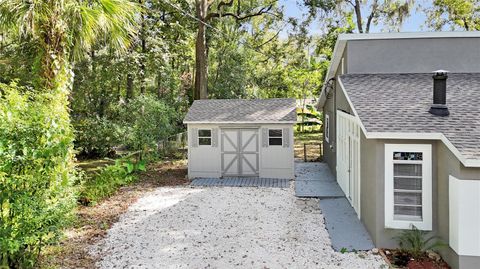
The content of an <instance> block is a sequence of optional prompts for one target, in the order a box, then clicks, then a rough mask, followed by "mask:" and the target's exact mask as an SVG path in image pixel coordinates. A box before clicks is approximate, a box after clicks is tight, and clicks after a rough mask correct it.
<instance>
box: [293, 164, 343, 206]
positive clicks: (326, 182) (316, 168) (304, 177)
mask: <svg viewBox="0 0 480 269" xmlns="http://www.w3.org/2000/svg"><path fill="white" fill-rule="evenodd" d="M295 195H296V196H297V197H304V198H309V197H313V198H334V197H344V196H345V195H344V194H343V191H342V189H340V186H338V184H337V181H336V180H335V177H334V176H333V174H332V173H331V172H330V169H329V168H328V166H327V164H326V163H319V162H296V163H295Z"/></svg>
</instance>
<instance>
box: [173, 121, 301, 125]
mask: <svg viewBox="0 0 480 269" xmlns="http://www.w3.org/2000/svg"><path fill="white" fill-rule="evenodd" d="M183 123H184V124H257V125H258V124H295V123H297V121H184V122H183Z"/></svg>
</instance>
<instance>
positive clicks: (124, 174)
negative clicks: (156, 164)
mask: <svg viewBox="0 0 480 269" xmlns="http://www.w3.org/2000/svg"><path fill="white" fill-rule="evenodd" d="M145 170H146V164H145V162H144V161H139V162H137V163H134V162H132V161H125V160H117V161H116V162H115V164H114V165H109V166H106V167H104V168H102V170H101V171H100V172H98V173H95V174H94V175H93V176H92V177H91V178H88V179H87V180H86V182H84V183H83V186H82V191H81V194H80V202H81V203H82V204H84V205H90V204H95V203H97V202H98V201H100V200H101V199H103V198H106V197H109V196H111V195H112V194H114V193H115V192H116V191H117V190H118V188H120V187H122V186H125V185H128V184H129V183H131V182H133V181H134V180H135V179H136V178H137V176H136V175H135V172H137V171H145Z"/></svg>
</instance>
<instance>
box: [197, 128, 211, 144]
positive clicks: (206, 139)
mask: <svg viewBox="0 0 480 269" xmlns="http://www.w3.org/2000/svg"><path fill="white" fill-rule="evenodd" d="M198 145H200V146H211V145H212V130H210V129H199V130H198Z"/></svg>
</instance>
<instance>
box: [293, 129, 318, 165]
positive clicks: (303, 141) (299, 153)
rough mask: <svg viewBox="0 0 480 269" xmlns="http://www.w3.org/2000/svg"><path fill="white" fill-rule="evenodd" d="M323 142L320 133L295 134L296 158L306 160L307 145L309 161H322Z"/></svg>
mask: <svg viewBox="0 0 480 269" xmlns="http://www.w3.org/2000/svg"><path fill="white" fill-rule="evenodd" d="M322 141H323V136H322V133H320V132H303V133H302V132H295V148H294V152H295V158H296V159H301V160H304V154H305V148H304V145H305V147H306V155H307V161H320V160H321V151H322V150H321V146H322V145H321V144H322Z"/></svg>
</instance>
